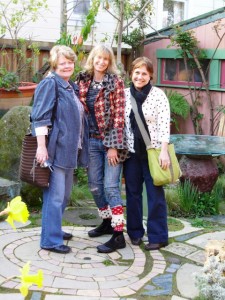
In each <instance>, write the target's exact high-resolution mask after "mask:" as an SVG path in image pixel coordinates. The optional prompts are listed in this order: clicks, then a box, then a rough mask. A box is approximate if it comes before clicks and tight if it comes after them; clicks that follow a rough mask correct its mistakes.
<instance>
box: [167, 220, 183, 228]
mask: <svg viewBox="0 0 225 300" xmlns="http://www.w3.org/2000/svg"><path fill="white" fill-rule="evenodd" d="M167 223H168V229H169V231H179V230H182V229H183V228H184V224H183V223H182V222H181V221H179V220H177V219H174V218H168V219H167Z"/></svg>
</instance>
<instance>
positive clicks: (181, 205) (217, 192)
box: [165, 176, 225, 218]
mask: <svg viewBox="0 0 225 300" xmlns="http://www.w3.org/2000/svg"><path fill="white" fill-rule="evenodd" d="M165 197H166V201H167V206H168V211H169V215H170V216H173V217H188V218H193V217H194V218H196V217H202V216H207V215H208V216H210V215H216V214H218V213H219V205H220V203H221V202H222V201H223V200H224V198H225V179H224V178H223V176H222V178H221V179H218V181H217V182H216V184H215V185H214V187H213V190H212V191H211V192H205V193H203V192H199V191H198V189H197V188H196V187H195V186H194V185H193V184H192V183H191V182H190V181H189V180H185V181H184V182H183V183H179V184H178V185H176V186H171V187H170V186H167V187H166V189H165Z"/></svg>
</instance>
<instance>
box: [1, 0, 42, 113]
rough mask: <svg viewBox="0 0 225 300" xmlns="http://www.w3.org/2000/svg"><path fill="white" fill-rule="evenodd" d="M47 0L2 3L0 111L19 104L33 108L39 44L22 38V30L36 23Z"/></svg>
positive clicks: (10, 0) (22, 0)
mask: <svg viewBox="0 0 225 300" xmlns="http://www.w3.org/2000/svg"><path fill="white" fill-rule="evenodd" d="M46 3H47V0H20V1H18V0H6V1H4V2H3V1H0V34H2V35H3V36H2V37H5V35H6V36H7V37H9V38H8V39H4V40H3V39H1V40H2V41H3V43H1V44H0V62H1V65H0V110H8V109H10V108H11V107H13V106H15V105H29V104H30V102H31V99H32V96H33V93H34V90H35V88H36V86H37V84H36V83H34V82H32V74H33V72H32V70H33V65H34V63H35V60H36V59H37V57H38V55H39V48H38V45H37V43H35V42H33V41H32V40H29V39H25V38H24V37H21V36H20V34H21V29H22V28H23V27H24V26H25V25H26V24H27V23H28V22H35V21H36V20H37V19H38V18H39V17H40V16H41V14H40V13H41V10H42V9H43V8H44V9H46V8H47V4H46Z"/></svg>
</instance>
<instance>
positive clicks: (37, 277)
mask: <svg viewBox="0 0 225 300" xmlns="http://www.w3.org/2000/svg"><path fill="white" fill-rule="evenodd" d="M20 271H21V276H19V278H20V279H21V287H20V292H21V294H22V295H23V296H24V297H26V296H27V294H28V289H29V287H30V286H31V285H32V284H36V285H37V286H38V287H39V288H40V287H42V286H43V271H42V270H38V272H37V274H33V275H31V274H29V271H30V262H29V261H28V262H27V263H26V265H25V266H24V267H23V268H22V269H21V270H20Z"/></svg>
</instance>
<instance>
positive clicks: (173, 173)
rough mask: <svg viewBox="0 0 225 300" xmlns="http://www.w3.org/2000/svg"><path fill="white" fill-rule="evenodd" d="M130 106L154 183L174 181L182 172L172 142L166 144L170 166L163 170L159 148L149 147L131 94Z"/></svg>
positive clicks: (148, 139)
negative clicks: (145, 149)
mask: <svg viewBox="0 0 225 300" xmlns="http://www.w3.org/2000/svg"><path fill="white" fill-rule="evenodd" d="M131 106H132V109H133V112H134V116H135V119H136V122H137V124H138V127H139V129H140V132H141V134H142V137H143V139H144V141H145V144H146V148H147V153H148V166H149V170H150V173H151V176H152V179H153V183H154V185H156V186H160V185H164V184H169V183H175V182H176V181H177V180H178V179H179V178H180V176H181V175H182V173H181V169H180V165H179V162H178V160H177V157H176V153H175V150H174V145H173V144H169V145H168V153H169V157H170V167H169V168H167V169H166V170H163V169H162V168H161V166H160V164H159V154H160V152H161V149H160V148H159V149H155V148H149V145H150V144H151V140H150V138H149V136H148V134H147V131H146V129H145V127H144V124H143V122H142V120H141V118H140V116H139V113H138V108H137V103H136V101H135V99H134V97H133V96H132V95H131Z"/></svg>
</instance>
